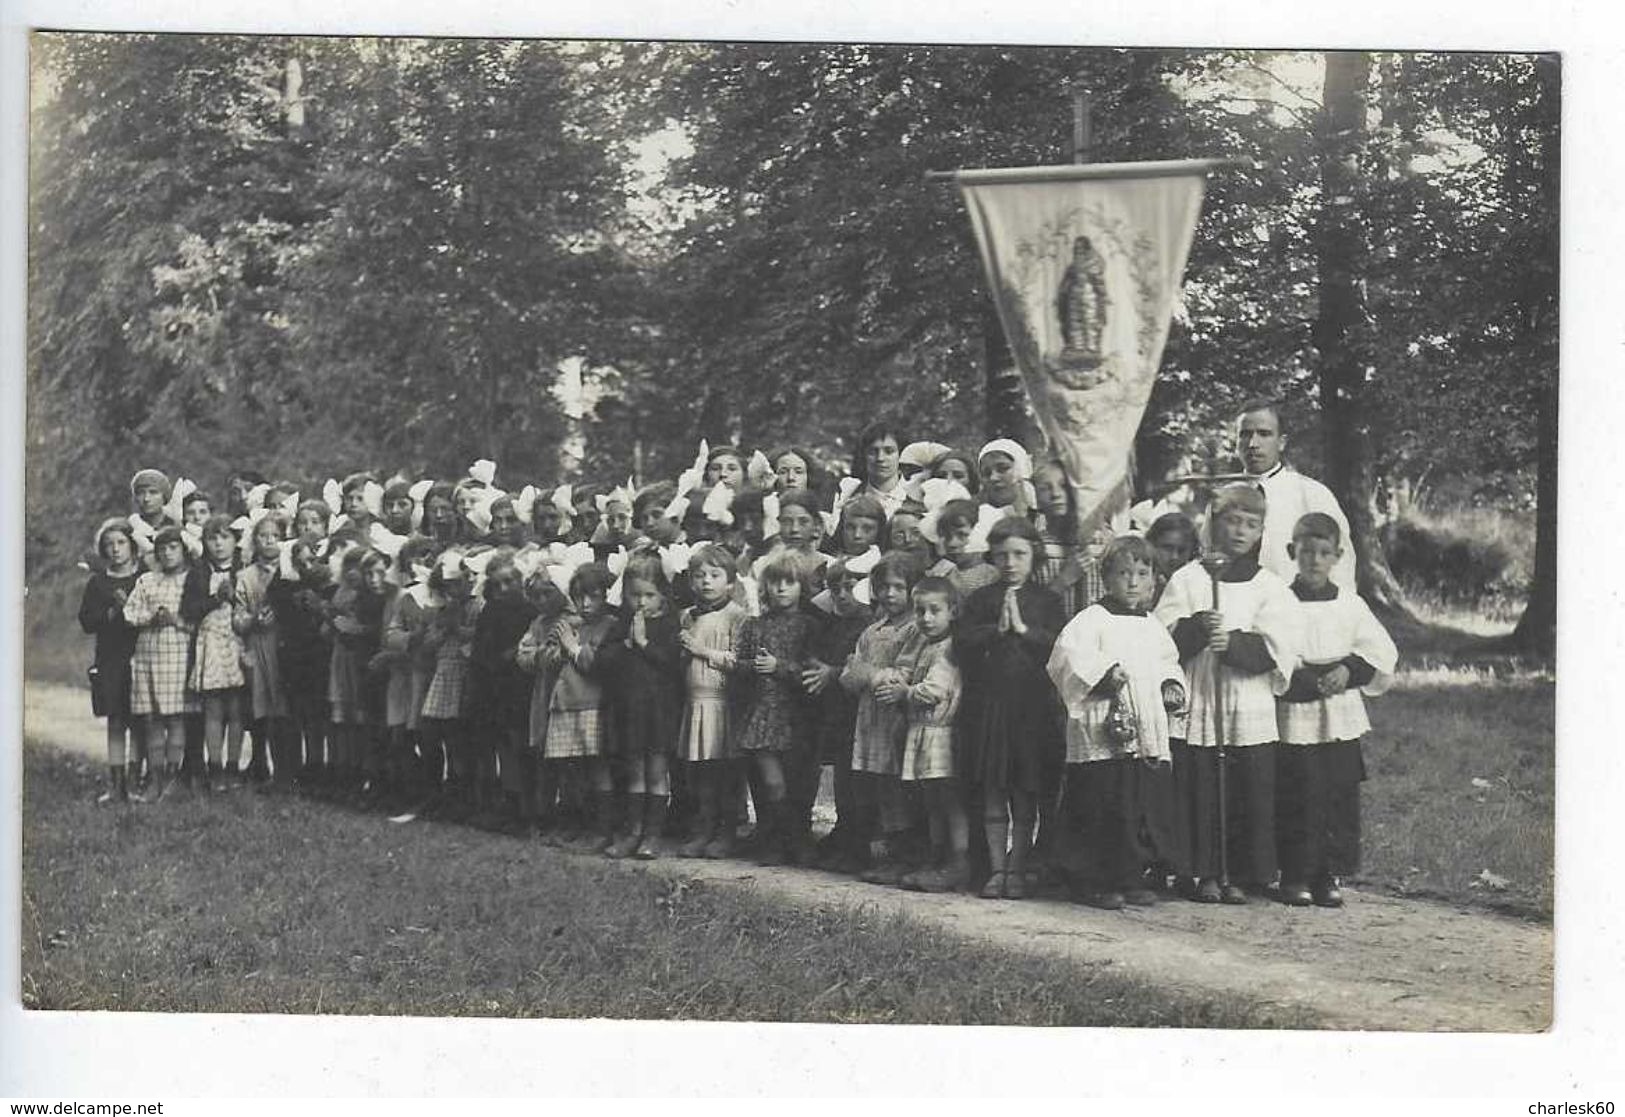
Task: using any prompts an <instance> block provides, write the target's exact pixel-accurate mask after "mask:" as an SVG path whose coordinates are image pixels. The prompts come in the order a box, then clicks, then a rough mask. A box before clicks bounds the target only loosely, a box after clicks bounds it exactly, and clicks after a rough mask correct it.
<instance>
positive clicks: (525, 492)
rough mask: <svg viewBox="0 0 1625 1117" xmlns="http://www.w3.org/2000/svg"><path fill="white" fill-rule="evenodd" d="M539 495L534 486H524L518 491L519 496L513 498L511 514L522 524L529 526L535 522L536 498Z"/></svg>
mask: <svg viewBox="0 0 1625 1117" xmlns="http://www.w3.org/2000/svg"><path fill="white" fill-rule="evenodd" d="M540 495H541V494H540V493H539V492H538V491H537V489H536V486H535V485H526V486H525V487H524V488H522V489H520V490H519V495H518V496H516V497H513V498H512V499H513V514H514V515H515V516H518V517H519V522H520V523H522V524H530V523H532V522H534V520H535V513H536V498H537V497H538V496H540Z"/></svg>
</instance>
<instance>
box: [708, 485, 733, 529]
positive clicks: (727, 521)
mask: <svg viewBox="0 0 1625 1117" xmlns="http://www.w3.org/2000/svg"><path fill="white" fill-rule="evenodd" d="M733 503H734V491H733V490H732V489H730V488H729V487H728V486H727V485H725V484H723V483H722V482H721V481H718V482H717V483H716V484H715V485H713V486H711V491H710V492H708V493H706V494H705V503H704V504H702V505H700V511H701V513H703V514H704V516H705V518H706V519H708V520H710V521H711V522H712V523H717V524H721V525H722V526H723V527H728V526H731V525H732V524H733V522H734V514H733V511H732V509H733Z"/></svg>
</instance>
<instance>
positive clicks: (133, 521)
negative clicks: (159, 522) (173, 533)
mask: <svg viewBox="0 0 1625 1117" xmlns="http://www.w3.org/2000/svg"><path fill="white" fill-rule="evenodd" d="M157 534H158V532H157V531H156V530H154V528H153V526H152V525H151V524H149V523H147V521H146V520H143V519H142V518H141V517H140V516H131V517H130V536H131V538H133V539H134V540H135V549H136V551H137V552H138V553H140V554H143V555H144V554H146V553H147V552H149V551H151V550H152V537H153V536H154V535H157Z"/></svg>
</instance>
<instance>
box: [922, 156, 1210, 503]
mask: <svg viewBox="0 0 1625 1117" xmlns="http://www.w3.org/2000/svg"><path fill="white" fill-rule="evenodd" d="M1216 165H1219V161H1217V160H1182V161H1177V162H1162V163H1105V164H1100V163H1096V164H1079V165H1074V166H1055V167H1011V168H1002V169H997V170H973V171H958V172H956V173H955V175H954V178H955V181H956V182H958V184H959V187H960V192H961V194H962V195H963V197H964V200H965V208H966V209H967V210H968V211H969V212H970V219H971V225H972V226H973V227H974V228H975V230H976V240H977V244H978V245H979V246H980V248H981V254H982V263H983V265H984V266H985V267H986V269H987V277H988V285H989V287H990V289H991V290H992V292H993V298H994V301H995V302H996V303H997V304H998V310H999V319H1000V321H1001V322H1002V323H1003V326H1004V333H1005V337H1006V338H1007V339H1008V340H1009V342H1010V350H1011V352H1012V353H1013V354H1014V356H1015V360H1016V364H1017V365H1018V367H1019V368H1020V370H1021V375H1022V379H1023V381H1024V382H1025V384H1026V386H1027V394H1028V397H1029V398H1030V399H1031V400H1032V404H1033V410H1034V412H1035V413H1036V415H1037V417H1038V421H1039V424H1040V426H1041V427H1042V428H1043V431H1044V434H1045V436H1046V437H1047V438H1048V439H1049V443H1050V450H1051V453H1052V455H1053V456H1054V457H1055V458H1056V459H1057V460H1058V461H1059V462H1060V464H1061V467H1062V469H1063V470H1064V471H1065V472H1066V477H1067V482H1068V484H1069V486H1070V487H1071V490H1072V496H1073V498H1074V501H1075V504H1074V507H1075V509H1076V512H1077V516H1078V521H1079V524H1080V528H1081V529H1082V530H1083V531H1085V532H1086V531H1089V530H1092V529H1093V527H1094V525H1096V524H1097V523H1099V522H1100V520H1101V519H1102V518H1104V517H1105V516H1108V515H1110V514H1111V513H1113V512H1115V511H1118V510H1119V509H1122V508H1125V507H1126V506H1127V502H1128V496H1129V486H1130V481H1131V478H1130V473H1129V463H1130V459H1131V455H1132V452H1133V447H1134V435H1135V432H1136V431H1137V430H1138V429H1139V426H1140V419H1141V417H1142V416H1143V415H1144V413H1145V406H1146V402H1147V400H1149V399H1150V397H1151V387H1152V385H1153V383H1154V382H1155V381H1156V377H1157V369H1158V367H1159V366H1160V364H1161V363H1162V348H1163V345H1164V343H1165V342H1166V341H1167V340H1168V325H1169V321H1170V319H1171V318H1172V315H1173V309H1174V302H1175V299H1176V298H1177V297H1178V293H1179V286H1180V281H1181V277H1182V276H1183V275H1184V271H1185V260H1186V257H1187V256H1188V255H1189V253H1190V246H1191V237H1192V235H1193V233H1194V232H1195V229H1196V219H1197V217H1198V216H1200V214H1201V211H1202V193H1203V188H1204V186H1205V184H1206V181H1207V177H1206V173H1207V171H1208V170H1210V169H1211V168H1212V167H1214V166H1216Z"/></svg>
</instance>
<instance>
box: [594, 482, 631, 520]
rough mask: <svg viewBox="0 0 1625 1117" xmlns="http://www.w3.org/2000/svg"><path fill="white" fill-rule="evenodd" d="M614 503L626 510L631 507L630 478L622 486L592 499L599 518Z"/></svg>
mask: <svg viewBox="0 0 1625 1117" xmlns="http://www.w3.org/2000/svg"><path fill="white" fill-rule="evenodd" d="M616 501H619V502H620V503H622V504H624V505H626V506H627V507H628V508H630V507H632V478H630V477H628V478H627V479H626V484H624V485H617V486H615V487H614V488H613V489H611V490H610V491H609V492H607V493H600V494H599V495H598V496H595V497H593V503H594V504H595V505H596V506H597V508H598V514H599V515H600V516H601V515H603V514H604V510H605V509H606V508H608V507H609V506H610V505H611V504H613V503H615V502H616Z"/></svg>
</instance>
